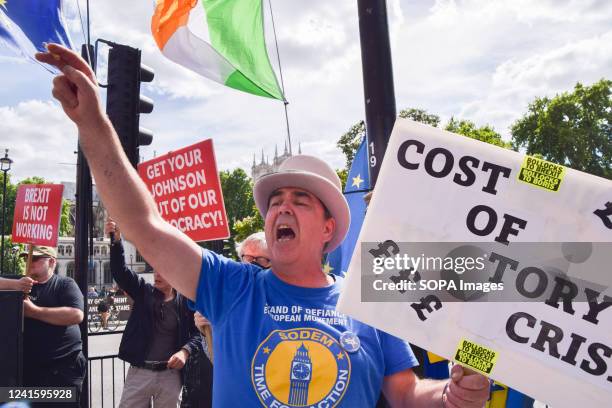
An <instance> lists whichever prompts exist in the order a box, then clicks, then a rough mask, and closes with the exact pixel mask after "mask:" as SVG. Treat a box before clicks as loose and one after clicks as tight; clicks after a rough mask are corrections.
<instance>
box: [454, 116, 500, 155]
mask: <svg viewBox="0 0 612 408" xmlns="http://www.w3.org/2000/svg"><path fill="white" fill-rule="evenodd" d="M444 129H445V130H448V131H449V132H453V133H458V134H460V135H463V136H467V137H470V138H472V139H476V140H480V141H481V142H486V143H489V144H492V145H495V146H499V147H504V148H506V149H510V148H511V147H512V146H511V144H510V143H509V142H504V141H503V140H502V137H501V135H500V134H499V133H497V132H496V131H495V130H494V129H493V127H491V126H489V125H485V126H481V127H476V124H475V123H474V122H472V121H469V120H455V118H452V117H451V118H450V120H449V121H448V123H447V124H446V127H445V128H444Z"/></svg>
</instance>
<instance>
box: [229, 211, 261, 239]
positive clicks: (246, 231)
mask: <svg viewBox="0 0 612 408" xmlns="http://www.w3.org/2000/svg"><path fill="white" fill-rule="evenodd" d="M263 229H264V220H263V218H261V215H260V214H259V212H257V213H256V214H254V215H249V216H247V217H244V218H243V219H241V220H239V221H236V223H235V224H234V230H235V231H236V233H235V235H234V240H235V241H236V242H240V241H243V240H244V239H245V238H246V237H248V236H249V235H251V234H253V233H255V232H259V231H263Z"/></svg>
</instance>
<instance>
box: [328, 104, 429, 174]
mask: <svg viewBox="0 0 612 408" xmlns="http://www.w3.org/2000/svg"><path fill="white" fill-rule="evenodd" d="M399 117H400V118H404V119H412V120H414V121H417V122H421V123H425V124H427V125H431V126H434V127H436V126H438V124H439V123H440V117H439V116H438V115H433V114H430V113H427V111H426V110H424V109H415V108H409V109H403V110H401V111H400V113H399ZM365 131H366V128H365V122H364V121H363V120H362V121H360V122H357V123H355V124H354V125H353V126H351V128H350V129H349V130H348V131H347V132H346V133H345V134H343V135H342V136H340V139H338V143H336V145H337V146H338V147H339V148H340V150H341V151H342V153H343V154H344V157H345V158H346V167H345V170H347V171H348V169H349V168H350V167H351V163H352V162H353V158H354V157H355V153H357V149H358V148H359V145H360V144H361V139H363V137H364V136H365Z"/></svg>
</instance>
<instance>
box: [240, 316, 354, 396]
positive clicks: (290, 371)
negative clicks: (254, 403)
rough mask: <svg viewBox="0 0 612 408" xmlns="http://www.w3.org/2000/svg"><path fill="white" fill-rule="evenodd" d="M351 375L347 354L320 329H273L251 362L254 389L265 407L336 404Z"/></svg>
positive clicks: (342, 394) (344, 390) (343, 392)
mask: <svg viewBox="0 0 612 408" xmlns="http://www.w3.org/2000/svg"><path fill="white" fill-rule="evenodd" d="M350 377H351V361H350V357H349V355H348V353H347V352H346V351H345V350H344V349H343V348H342V347H341V345H340V343H339V342H338V341H337V340H336V339H335V338H334V337H333V336H331V335H330V334H328V333H325V332H324V331H322V330H319V329H313V328H295V329H290V330H274V331H273V332H271V333H270V335H269V336H268V337H267V338H266V339H265V340H264V341H262V342H261V343H260V345H259V347H258V348H257V351H256V352H255V356H254V357H253V360H252V364H251V380H252V383H253V388H254V390H255V392H256V393H257V396H258V397H259V400H260V401H261V403H262V405H263V406H265V407H274V406H281V405H285V406H289V407H305V406H312V405H317V404H319V403H322V402H324V404H323V405H324V406H329V407H334V406H337V405H338V404H339V403H340V402H341V401H342V398H343V397H344V394H345V392H346V389H347V388H348V386H349V382H350Z"/></svg>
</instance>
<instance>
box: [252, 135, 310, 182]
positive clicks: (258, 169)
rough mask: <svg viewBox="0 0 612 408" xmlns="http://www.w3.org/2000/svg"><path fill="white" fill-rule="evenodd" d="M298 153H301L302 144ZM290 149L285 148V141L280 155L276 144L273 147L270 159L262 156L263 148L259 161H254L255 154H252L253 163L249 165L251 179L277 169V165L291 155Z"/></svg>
mask: <svg viewBox="0 0 612 408" xmlns="http://www.w3.org/2000/svg"><path fill="white" fill-rule="evenodd" d="M298 154H302V146H301V145H299V147H298ZM291 156H292V154H291V149H289V150H288V149H287V142H285V149H284V151H283V154H282V155H280V156H279V155H278V146H275V147H274V159H272V161H268V158H267V157H265V158H264V152H263V149H262V150H261V161H260V162H259V163H256V162H255V154H253V164H252V166H251V177H252V178H253V180H257V179H258V178H259V177H261V176H263V175H264V174H268V173H273V172H275V171H277V170H278V167H279V166H280V165H281V163H282V162H284V161H285V160H287V159H288V158H289V157H291Z"/></svg>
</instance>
